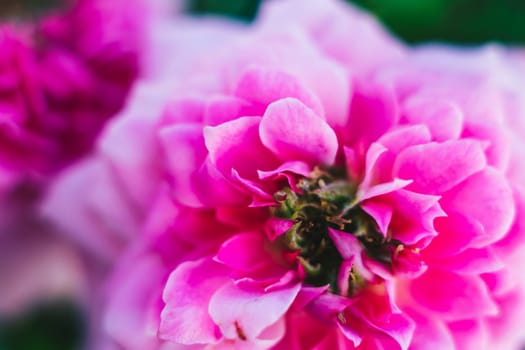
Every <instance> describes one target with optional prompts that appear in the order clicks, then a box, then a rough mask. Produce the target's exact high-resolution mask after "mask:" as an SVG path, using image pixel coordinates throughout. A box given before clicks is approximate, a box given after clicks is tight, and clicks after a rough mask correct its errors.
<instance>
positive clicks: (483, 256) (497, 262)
mask: <svg viewBox="0 0 525 350" xmlns="http://www.w3.org/2000/svg"><path fill="white" fill-rule="evenodd" d="M428 263H429V265H433V266H436V267H440V268H443V269H447V270H450V271H454V272H457V273H460V274H471V275H474V274H481V273H486V272H494V271H498V270H501V269H503V268H504V267H505V264H504V263H503V261H501V259H499V258H498V256H496V254H495V253H494V252H493V251H492V250H491V249H490V248H481V249H474V248H470V249H467V250H465V251H463V252H461V253H459V254H457V255H453V256H449V257H446V258H445V259H436V260H432V261H429V262H428Z"/></svg>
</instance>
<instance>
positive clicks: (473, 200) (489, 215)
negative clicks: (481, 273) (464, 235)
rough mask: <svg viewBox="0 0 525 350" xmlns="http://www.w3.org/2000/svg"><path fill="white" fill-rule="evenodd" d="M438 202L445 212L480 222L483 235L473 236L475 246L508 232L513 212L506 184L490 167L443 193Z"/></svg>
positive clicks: (500, 174)
mask: <svg viewBox="0 0 525 350" xmlns="http://www.w3.org/2000/svg"><path fill="white" fill-rule="evenodd" d="M441 203H442V206H443V209H445V211H447V212H448V211H450V210H452V211H455V212H459V213H461V214H463V215H465V216H466V217H468V218H470V219H473V220H476V221H478V222H479V223H481V225H482V226H483V228H484V229H485V230H484V235H483V236H478V237H476V239H475V240H474V245H475V246H476V247H482V246H484V245H487V244H490V243H493V242H495V241H497V240H499V239H501V238H502V237H503V236H504V235H505V234H506V233H507V232H508V231H509V229H510V227H511V225H512V222H513V219H514V216H515V213H516V208H515V206H514V199H513V195H512V190H511V188H510V186H509V184H508V183H507V181H506V179H505V177H504V175H503V174H502V173H500V172H499V171H498V170H496V169H494V168H492V167H488V168H486V169H485V170H483V171H480V172H478V173H476V174H474V175H472V176H471V177H469V178H468V179H466V180H465V181H464V182H463V183H461V184H460V185H458V186H456V187H455V188H453V189H452V190H450V191H449V192H447V193H446V194H445V195H444V196H443V198H442V199H441Z"/></svg>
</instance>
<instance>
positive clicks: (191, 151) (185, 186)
mask: <svg viewBox="0 0 525 350" xmlns="http://www.w3.org/2000/svg"><path fill="white" fill-rule="evenodd" d="M160 140H161V142H162V147H163V151H164V156H165V158H166V163H167V167H168V172H169V174H170V177H171V185H172V187H173V190H174V191H175V193H177V200H178V201H180V202H181V203H183V204H185V205H189V206H199V204H200V203H201V201H200V200H199V198H198V197H197V195H196V193H195V191H193V181H194V176H195V173H196V172H197V171H198V170H199V169H200V167H201V166H202V164H203V163H204V160H205V159H206V156H207V153H208V152H207V151H206V147H205V146H204V137H203V136H202V126H201V125H200V124H175V125H173V126H170V127H166V128H164V129H162V130H161V131H160Z"/></svg>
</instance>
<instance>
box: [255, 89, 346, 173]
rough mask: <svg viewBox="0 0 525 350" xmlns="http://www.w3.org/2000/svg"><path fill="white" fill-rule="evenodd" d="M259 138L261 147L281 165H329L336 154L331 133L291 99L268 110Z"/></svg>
mask: <svg viewBox="0 0 525 350" xmlns="http://www.w3.org/2000/svg"><path fill="white" fill-rule="evenodd" d="M260 135H261V140H262V142H263V144H264V145H265V146H266V147H268V148H269V149H270V150H271V151H272V152H273V153H274V154H275V155H276V156H277V157H279V158H280V159H281V160H284V161H287V160H302V161H305V162H307V163H309V164H313V165H331V164H333V162H334V160H335V156H336V153H337V147H338V144H337V137H336V136H335V133H334V131H333V130H332V129H331V128H330V126H329V125H328V124H327V123H326V122H325V121H323V120H322V119H320V118H319V117H318V116H317V115H316V114H315V112H314V111H313V110H311V109H310V108H308V107H307V106H305V105H304V104H303V103H301V102H300V101H299V100H296V99H293V98H286V99H283V100H280V101H277V102H274V103H272V104H271V105H270V106H268V108H267V110H266V112H265V114H264V117H263V119H262V121H261V127H260Z"/></svg>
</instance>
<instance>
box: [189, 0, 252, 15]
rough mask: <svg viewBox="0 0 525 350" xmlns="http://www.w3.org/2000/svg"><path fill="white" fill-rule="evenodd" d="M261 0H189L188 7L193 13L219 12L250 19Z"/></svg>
mask: <svg viewBox="0 0 525 350" xmlns="http://www.w3.org/2000/svg"><path fill="white" fill-rule="evenodd" d="M260 2H261V0H191V1H190V2H189V6H188V9H189V11H190V12H191V13H195V14H219V15H225V16H229V17H236V18H239V19H245V20H252V19H253V18H254V17H255V15H256V13H257V9H258V8H259V3H260Z"/></svg>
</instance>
